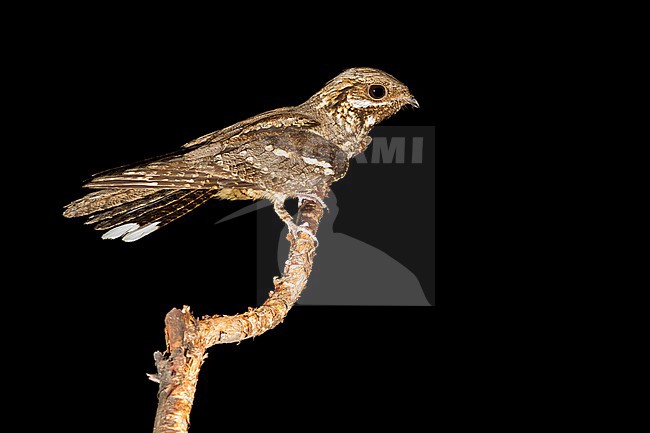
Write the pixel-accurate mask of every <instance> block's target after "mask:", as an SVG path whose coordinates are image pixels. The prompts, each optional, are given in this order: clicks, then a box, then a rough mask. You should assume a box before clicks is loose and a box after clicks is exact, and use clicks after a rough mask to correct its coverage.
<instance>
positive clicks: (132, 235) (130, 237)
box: [122, 221, 160, 242]
mask: <svg viewBox="0 0 650 433" xmlns="http://www.w3.org/2000/svg"><path fill="white" fill-rule="evenodd" d="M159 223H160V221H156V222H155V223H151V224H149V225H146V226H144V227H142V228H140V229H137V230H135V231H132V232H129V233H127V234H126V236H124V237H123V238H122V240H123V241H124V242H135V241H137V240H138V239H140V238H141V237H144V236H147V235H148V234H149V233H152V232H155V231H156V230H158V224H159Z"/></svg>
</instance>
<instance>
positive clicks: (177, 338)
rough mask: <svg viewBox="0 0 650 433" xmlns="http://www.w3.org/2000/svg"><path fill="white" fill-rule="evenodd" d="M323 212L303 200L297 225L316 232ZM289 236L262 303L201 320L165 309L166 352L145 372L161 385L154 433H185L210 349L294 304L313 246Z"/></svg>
mask: <svg viewBox="0 0 650 433" xmlns="http://www.w3.org/2000/svg"><path fill="white" fill-rule="evenodd" d="M322 216H323V209H322V208H321V207H320V205H318V204H316V203H314V202H312V201H310V200H305V201H304V202H303V205H302V206H301V207H300V209H299V211H298V224H303V223H306V225H307V227H308V228H309V229H310V230H311V232H312V233H314V234H316V232H317V230H318V225H319V224H320V219H321V217H322ZM287 239H288V240H289V242H290V244H291V245H290V249H289V257H288V259H287V261H286V262H285V267H284V272H283V273H282V277H281V278H277V277H276V278H274V280H273V284H274V286H275V289H274V290H273V291H272V292H270V293H269V298H268V299H267V300H266V302H264V304H262V305H261V306H259V307H257V308H249V310H248V312H246V313H242V314H236V315H234V316H221V315H215V316H204V317H203V318H202V319H200V320H197V319H196V318H194V316H192V313H191V312H190V308H189V307H187V306H185V307H183V310H179V309H177V308H174V309H172V310H171V311H170V312H169V313H167V316H166V317H165V339H166V341H167V351H166V352H165V354H164V355H163V354H162V353H160V352H156V353H154V359H155V361H156V369H157V370H158V373H157V374H151V375H149V378H150V379H151V380H153V381H154V382H158V383H159V390H158V409H157V411H156V419H155V421H154V429H153V431H154V433H185V432H187V430H188V428H189V419H190V411H191V410H192V404H193V403H194V393H195V391H196V384H197V382H198V377H199V371H200V369H201V365H202V364H203V360H204V359H205V358H206V355H205V350H206V349H207V348H208V347H211V346H214V345H215V344H224V343H237V342H239V341H242V340H245V339H247V338H251V337H255V336H258V335H260V334H263V333H264V332H266V331H268V330H269V329H273V328H274V327H276V326H277V325H278V324H280V323H282V321H283V320H284V318H285V317H286V315H287V313H288V312H289V310H290V309H291V307H293V305H294V304H295V303H296V301H297V300H298V298H299V297H300V294H301V293H302V291H303V290H304V288H305V286H306V284H307V279H308V278H309V274H310V273H311V268H312V265H313V263H314V256H315V251H316V245H315V244H314V241H313V240H312V239H311V238H310V237H309V236H308V235H307V234H305V233H302V232H299V233H298V237H297V238H294V237H293V236H292V235H291V233H289V235H287Z"/></svg>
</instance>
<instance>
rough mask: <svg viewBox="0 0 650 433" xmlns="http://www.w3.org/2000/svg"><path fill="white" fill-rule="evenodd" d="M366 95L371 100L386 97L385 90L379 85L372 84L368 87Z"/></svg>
mask: <svg viewBox="0 0 650 433" xmlns="http://www.w3.org/2000/svg"><path fill="white" fill-rule="evenodd" d="M368 94H369V95H370V97H371V98H372V99H381V98H383V97H384V96H386V88H385V87H384V86H382V85H381V84H373V85H372V86H370V87H368Z"/></svg>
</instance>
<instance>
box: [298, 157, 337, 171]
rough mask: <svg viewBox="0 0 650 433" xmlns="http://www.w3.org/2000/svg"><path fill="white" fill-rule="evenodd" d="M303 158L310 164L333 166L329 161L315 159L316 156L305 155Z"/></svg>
mask: <svg viewBox="0 0 650 433" xmlns="http://www.w3.org/2000/svg"><path fill="white" fill-rule="evenodd" d="M302 160H303V161H305V162H306V163H307V164H310V165H318V166H320V167H325V168H330V167H331V165H330V163H329V162H325V161H320V160H318V159H314V158H307V157H306V156H303V157H302Z"/></svg>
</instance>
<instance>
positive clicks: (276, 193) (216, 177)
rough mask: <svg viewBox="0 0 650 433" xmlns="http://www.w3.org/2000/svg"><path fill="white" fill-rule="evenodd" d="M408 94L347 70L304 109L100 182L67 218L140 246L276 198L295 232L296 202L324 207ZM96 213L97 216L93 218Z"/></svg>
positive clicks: (382, 76) (247, 124)
mask: <svg viewBox="0 0 650 433" xmlns="http://www.w3.org/2000/svg"><path fill="white" fill-rule="evenodd" d="M408 104H410V105H413V106H416V107H417V106H418V104H417V101H416V100H415V99H414V98H413V96H412V95H411V93H410V92H409V90H408V88H407V87H406V86H405V85H404V84H402V83H400V82H399V81H398V80H396V79H395V78H394V77H392V76H391V75H389V74H387V73H385V72H382V71H380V70H377V69H370V68H354V69H348V70H347V71H344V72H343V73H341V74H340V75H338V76H337V77H335V78H334V79H333V80H331V81H330V82H329V83H327V84H326V85H325V87H324V88H323V89H322V90H321V91H319V92H318V93H316V94H315V95H314V96H312V97H311V98H309V100H307V101H306V102H304V103H303V104H300V105H298V106H295V107H285V108H279V109H276V110H272V111H268V112H266V113H262V114H260V115H258V116H254V117H251V118H249V119H247V120H244V121H243V122H239V123H236V124H234V125H232V126H229V127H227V128H224V129H221V130H219V131H215V132H212V133H210V134H207V135H204V136H202V137H199V138H197V139H195V140H192V141H191V142H189V143H187V144H185V145H183V147H182V148H181V150H180V151H179V152H177V153H176V154H173V155H169V156H165V157H162V158H160V159H157V160H154V161H150V162H147V163H143V164H140V165H136V166H134V167H131V168H127V169H124V168H122V169H117V170H115V171H113V172H110V173H103V174H100V175H97V176H96V177H94V178H93V179H92V180H91V181H90V182H88V183H87V184H86V185H84V187H86V188H93V189H99V191H96V192H93V193H90V194H88V195H86V196H85V197H83V198H81V199H79V200H76V201H74V202H72V203H70V204H69V205H68V206H66V210H65V212H64V213H63V215H64V216H66V217H79V216H85V215H92V216H91V217H90V218H89V220H88V221H87V224H95V228H96V229H98V230H109V231H108V232H106V233H105V234H104V236H102V237H103V238H105V239H116V238H122V239H123V240H124V241H127V242H130V241H134V240H137V239H140V238H141V237H142V236H145V235H147V234H149V233H151V232H152V231H154V230H157V229H158V228H160V227H162V226H164V225H165V224H168V223H170V222H171V221H174V220H175V219H177V218H179V217H181V216H183V215H185V214H186V213H188V212H190V211H191V210H193V209H194V208H196V207H197V206H199V205H201V204H203V203H204V202H206V201H207V200H209V199H211V198H221V199H228V200H258V199H269V200H271V201H272V202H273V203H274V208H275V210H276V212H277V213H278V215H279V216H280V217H281V218H282V220H283V221H285V222H286V223H287V224H288V225H289V227H290V228H291V229H292V231H294V233H295V232H296V231H298V230H302V229H301V228H300V227H297V226H296V225H295V224H294V223H293V221H292V219H291V216H290V215H289V214H288V213H287V212H286V211H285V210H284V202H285V200H286V199H287V198H308V199H313V200H315V201H317V202H321V203H322V199H323V198H324V197H325V196H326V194H327V191H328V190H329V187H330V185H331V184H332V183H333V182H335V181H337V180H339V179H341V178H342V177H343V176H345V174H346V172H347V170H348V161H349V159H350V158H352V157H354V156H355V155H357V154H359V153H361V152H363V151H364V150H365V149H366V148H367V147H368V145H369V144H370V141H371V138H370V137H369V136H368V133H369V132H370V130H371V129H372V127H373V126H374V125H376V124H377V123H379V122H381V121H382V120H384V119H386V118H387V117H390V116H392V115H393V114H395V113H396V112H397V111H398V110H399V109H400V108H402V107H403V106H405V105H408ZM93 214H94V215H93Z"/></svg>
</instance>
